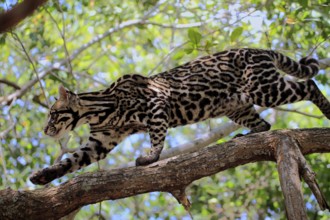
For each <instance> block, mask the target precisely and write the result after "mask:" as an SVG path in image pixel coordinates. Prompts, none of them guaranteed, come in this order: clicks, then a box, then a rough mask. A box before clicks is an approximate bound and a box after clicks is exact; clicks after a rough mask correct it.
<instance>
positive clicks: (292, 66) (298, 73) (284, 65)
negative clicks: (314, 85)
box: [272, 52, 319, 79]
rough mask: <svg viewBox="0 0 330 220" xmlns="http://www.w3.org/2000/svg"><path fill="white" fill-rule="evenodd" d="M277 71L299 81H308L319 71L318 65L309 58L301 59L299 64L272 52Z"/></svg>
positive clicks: (314, 60)
mask: <svg viewBox="0 0 330 220" xmlns="http://www.w3.org/2000/svg"><path fill="white" fill-rule="evenodd" d="M272 55H273V57H274V60H275V62H276V66H277V68H278V69H280V70H282V71H284V72H285V73H287V74H289V75H292V76H294V77H297V78H300V79H310V78H312V77H313V76H315V75H316V74H317V73H318V71H319V63H318V62H317V60H316V59H314V58H311V57H304V58H302V59H301V60H300V61H299V63H298V62H296V61H295V60H293V59H291V58H290V57H287V56H285V55H283V54H281V53H278V52H273V54H272Z"/></svg>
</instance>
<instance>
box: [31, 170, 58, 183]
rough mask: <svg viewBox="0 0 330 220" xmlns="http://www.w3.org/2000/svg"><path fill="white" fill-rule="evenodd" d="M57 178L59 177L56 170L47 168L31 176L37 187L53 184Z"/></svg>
mask: <svg viewBox="0 0 330 220" xmlns="http://www.w3.org/2000/svg"><path fill="white" fill-rule="evenodd" d="M56 177H57V172H56V170H54V169H52V168H50V167H47V168H45V169H42V170H38V171H37V172H35V173H32V175H31V176H30V181H31V182H32V183H33V184H36V185H45V184H47V183H49V182H51V181H52V180H54V179H56Z"/></svg>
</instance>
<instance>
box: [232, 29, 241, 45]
mask: <svg viewBox="0 0 330 220" xmlns="http://www.w3.org/2000/svg"><path fill="white" fill-rule="evenodd" d="M242 33H243V28H242V27H237V28H235V29H234V30H233V32H231V34H230V41H231V42H233V41H235V40H237V39H238V38H239V37H240V36H241V35H242Z"/></svg>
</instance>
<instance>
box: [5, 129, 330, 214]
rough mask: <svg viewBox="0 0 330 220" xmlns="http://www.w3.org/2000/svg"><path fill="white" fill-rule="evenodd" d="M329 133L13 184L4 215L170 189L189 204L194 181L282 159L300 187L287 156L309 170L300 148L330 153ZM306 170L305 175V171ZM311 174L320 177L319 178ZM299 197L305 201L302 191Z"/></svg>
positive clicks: (245, 140) (244, 142)
mask: <svg viewBox="0 0 330 220" xmlns="http://www.w3.org/2000/svg"><path fill="white" fill-rule="evenodd" d="M329 133H330V129H328V128H315V129H302V130H280V131H271V132H264V133H259V134H251V135H248V136H245V137H241V138H237V139H234V140H232V141H229V142H226V143H224V144H219V145H213V146H210V147H206V148H203V149H199V150H198V151H195V152H190V153H185V154H181V155H178V156H175V157H171V158H168V159H164V160H161V161H159V162H156V163H154V164H151V165H149V166H145V167H128V168H121V169H114V170H108V171H98V172H94V173H85V174H82V175H80V176H77V177H75V178H73V179H71V180H70V181H68V182H66V183H63V184H61V185H60V186H57V187H46V188H42V189H37V190H19V191H15V190H12V189H9V188H8V189H5V190H2V191H0V219H58V218H60V217H62V216H65V215H67V214H69V213H70V212H72V211H74V210H76V209H78V208H80V207H82V206H84V205H87V204H92V203H97V202H100V201H103V200H116V199H120V198H125V197H130V196H134V195H138V194H142V193H148V192H153V191H162V192H169V193H171V194H172V195H174V196H175V197H176V198H177V199H178V201H179V202H181V203H182V204H183V205H184V206H185V207H186V208H189V201H187V199H186V196H185V194H184V191H185V188H186V187H187V186H188V185H189V184H190V183H191V182H193V181H195V180H197V179H200V178H202V177H206V176H210V175H214V174H216V173H218V172H220V171H223V170H226V169H229V168H232V167H237V166H239V165H243V164H247V163H251V162H256V161H276V159H277V162H278V164H279V169H278V170H279V171H280V176H282V177H281V182H284V184H288V183H287V182H289V181H291V179H292V181H294V184H295V187H296V188H297V189H298V188H299V187H300V186H299V183H297V181H298V180H297V177H290V176H284V178H283V173H282V171H281V170H282V165H283V166H286V167H287V164H286V165H285V163H287V161H288V162H290V161H291V162H292V163H293V164H298V168H297V167H294V169H293V172H294V173H297V172H298V170H301V169H300V168H299V167H302V168H304V169H306V166H304V165H303V164H304V163H305V162H306V161H301V158H300V156H299V154H300V152H301V154H302V155H306V154H311V153H324V152H330V135H329ZM292 143H295V144H296V145H297V146H299V148H300V149H298V148H297V146H293V147H292ZM295 144H294V145H295ZM291 148H294V149H293V150H291ZM287 151H289V152H287ZM297 151H298V152H297ZM284 157H285V158H284ZM292 158H293V159H292ZM299 158H300V159H299ZM301 173H302V174H303V176H304V172H301ZM306 176H307V174H306ZM298 179H299V178H298ZM309 179H310V180H311V181H312V182H313V181H314V182H315V178H314V180H313V178H309ZM299 181H300V180H299ZM289 184H290V183H289ZM313 184H314V185H315V184H316V182H315V183H312V185H313ZM282 185H283V184H282ZM289 190H290V189H289ZM298 191H299V190H298ZM313 192H314V193H315V192H316V191H314V190H313ZM283 193H284V194H286V195H285V200H286V202H287V203H288V201H289V202H290V201H291V200H292V199H293V196H296V195H291V194H288V192H287V190H285V188H283ZM321 194H322V193H321ZM322 198H323V200H324V197H322V195H321V200H322ZM295 199H298V200H301V198H300V196H298V197H295ZM318 201H319V200H318ZM293 202H296V203H297V205H296V207H297V208H298V209H299V211H300V210H304V207H301V206H304V204H303V203H301V201H293ZM322 202H323V205H322V204H320V205H321V206H320V207H321V208H322V209H325V208H328V209H329V206H328V205H327V203H326V201H322ZM287 209H288V208H287Z"/></svg>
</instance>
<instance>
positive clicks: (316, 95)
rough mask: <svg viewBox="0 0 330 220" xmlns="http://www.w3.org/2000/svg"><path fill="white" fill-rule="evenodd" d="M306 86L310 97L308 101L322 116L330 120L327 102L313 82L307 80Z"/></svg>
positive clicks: (329, 104) (329, 103)
mask: <svg viewBox="0 0 330 220" xmlns="http://www.w3.org/2000/svg"><path fill="white" fill-rule="evenodd" d="M307 84H308V85H309V91H310V97H309V99H308V100H310V101H312V102H313V103H314V104H315V105H316V106H317V107H318V108H319V109H320V110H321V112H322V113H323V115H324V116H325V117H327V118H328V119H329V120H330V102H329V100H328V99H327V98H326V97H325V96H324V95H323V94H322V92H321V91H320V90H319V88H318V87H317V85H316V84H315V82H314V81H313V80H308V81H307Z"/></svg>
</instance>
